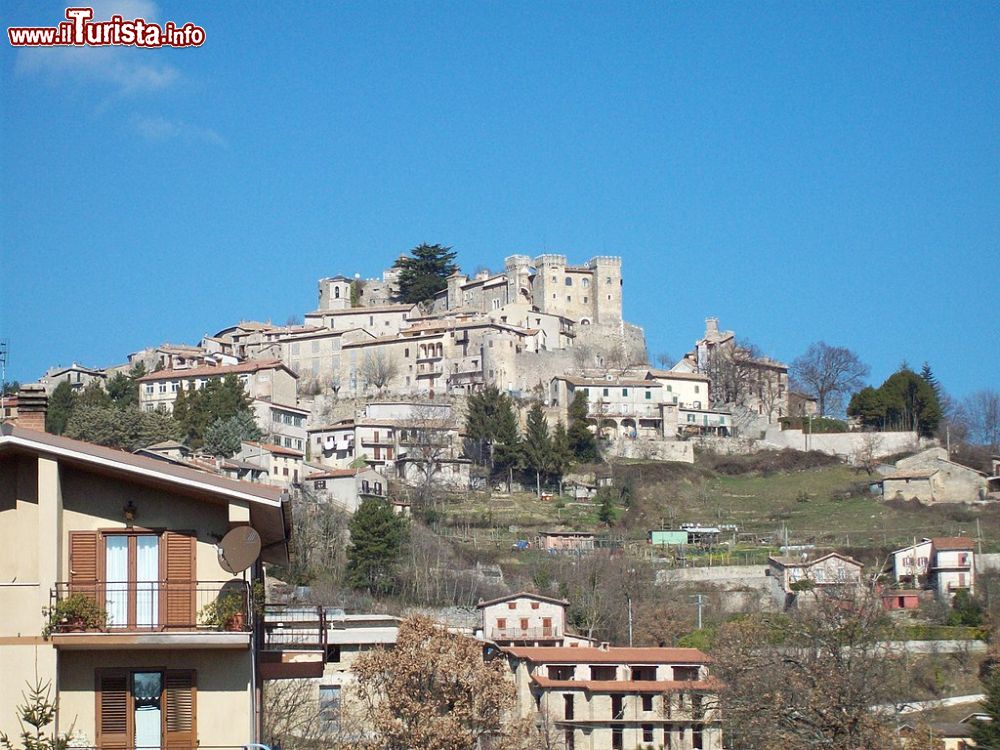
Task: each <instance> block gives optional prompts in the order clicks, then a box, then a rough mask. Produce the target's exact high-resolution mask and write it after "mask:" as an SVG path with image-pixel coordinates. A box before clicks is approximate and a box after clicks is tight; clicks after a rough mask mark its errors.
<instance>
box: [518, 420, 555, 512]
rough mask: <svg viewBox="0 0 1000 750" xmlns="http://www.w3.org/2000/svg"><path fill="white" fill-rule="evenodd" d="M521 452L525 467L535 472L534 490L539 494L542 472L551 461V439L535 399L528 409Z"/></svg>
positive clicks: (547, 423) (545, 470)
mask: <svg viewBox="0 0 1000 750" xmlns="http://www.w3.org/2000/svg"><path fill="white" fill-rule="evenodd" d="M521 452H522V455H523V457H524V465H525V467H526V468H528V469H531V470H532V471H534V472H535V490H536V492H537V493H538V495H539V496H541V494H542V474H543V473H544V472H547V471H548V470H549V467H550V465H551V463H552V439H551V438H550V437H549V422H548V420H547V419H546V418H545V414H544V413H543V412H542V405H541V404H540V403H538V402H537V401H536V402H535V403H534V404H532V405H531V409H530V411H528V422H527V425H526V426H525V430H524V442H523V444H522V449H521Z"/></svg>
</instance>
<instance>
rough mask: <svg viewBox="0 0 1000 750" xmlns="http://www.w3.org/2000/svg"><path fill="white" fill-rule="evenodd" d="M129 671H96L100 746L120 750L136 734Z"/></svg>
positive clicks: (104, 748)
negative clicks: (118, 749)
mask: <svg viewBox="0 0 1000 750" xmlns="http://www.w3.org/2000/svg"><path fill="white" fill-rule="evenodd" d="M129 696H130V691H129V674H128V672H124V671H121V670H114V671H112V670H98V671H97V722H96V723H97V747H99V748H101V750H117V748H126V747H128V746H129V745H130V744H131V741H130V738H131V737H132V735H133V729H132V710H131V706H130V702H131V701H130V698H129Z"/></svg>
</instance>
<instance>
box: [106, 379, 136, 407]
mask: <svg viewBox="0 0 1000 750" xmlns="http://www.w3.org/2000/svg"><path fill="white" fill-rule="evenodd" d="M107 389H108V396H110V398H111V400H112V401H114V402H115V403H116V404H118V405H120V406H125V405H127V404H131V403H135V404H138V403H139V388H138V385H137V384H136V383H135V382H134V381H132V380H130V379H129V377H128V375H125V374H124V373H121V372H116V373H115V374H114V376H113V377H111V378H109V379H108V383H107ZM133 389H134V400H133Z"/></svg>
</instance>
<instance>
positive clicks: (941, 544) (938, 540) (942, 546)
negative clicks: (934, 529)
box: [931, 536, 976, 550]
mask: <svg viewBox="0 0 1000 750" xmlns="http://www.w3.org/2000/svg"><path fill="white" fill-rule="evenodd" d="M931 544H933V545H934V549H936V550H953V549H960V550H965V549H974V548H975V546H976V542H975V540H974V539H970V538H969V537H967V536H939V537H934V538H933V539H931Z"/></svg>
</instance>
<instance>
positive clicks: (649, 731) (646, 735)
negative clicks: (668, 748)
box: [642, 724, 653, 742]
mask: <svg viewBox="0 0 1000 750" xmlns="http://www.w3.org/2000/svg"><path fill="white" fill-rule="evenodd" d="M642 741H643V742H652V741H653V725H652V724H643V725H642Z"/></svg>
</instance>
